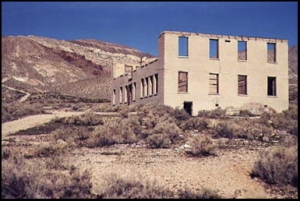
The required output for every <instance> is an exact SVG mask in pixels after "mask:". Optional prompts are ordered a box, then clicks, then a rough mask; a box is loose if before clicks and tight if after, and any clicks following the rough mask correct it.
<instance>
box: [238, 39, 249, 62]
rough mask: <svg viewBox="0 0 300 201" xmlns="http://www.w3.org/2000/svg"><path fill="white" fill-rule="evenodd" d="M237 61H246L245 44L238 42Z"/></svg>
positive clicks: (244, 42)
mask: <svg viewBox="0 0 300 201" xmlns="http://www.w3.org/2000/svg"><path fill="white" fill-rule="evenodd" d="M238 60H240V61H245V60H247V42H246V41H238Z"/></svg>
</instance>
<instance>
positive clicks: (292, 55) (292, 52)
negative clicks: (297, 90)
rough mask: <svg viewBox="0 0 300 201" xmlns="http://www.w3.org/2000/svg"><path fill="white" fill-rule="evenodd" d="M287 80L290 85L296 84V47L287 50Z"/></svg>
mask: <svg viewBox="0 0 300 201" xmlns="http://www.w3.org/2000/svg"><path fill="white" fill-rule="evenodd" d="M289 78H290V84H297V83H298V47H297V46H293V47H290V48H289Z"/></svg>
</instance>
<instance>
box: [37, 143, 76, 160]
mask: <svg viewBox="0 0 300 201" xmlns="http://www.w3.org/2000/svg"><path fill="white" fill-rule="evenodd" d="M70 149H71V147H70V146H69V145H68V144H67V143H65V142H64V141H62V140H58V141H57V142H56V143H49V144H42V145H39V146H38V147H37V148H36V149H35V153H34V154H33V156H37V157H53V156H58V155H61V154H64V153H67V151H69V150H70Z"/></svg>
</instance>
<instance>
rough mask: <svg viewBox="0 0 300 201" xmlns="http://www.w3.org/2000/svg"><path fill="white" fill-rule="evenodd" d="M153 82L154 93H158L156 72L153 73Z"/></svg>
mask: <svg viewBox="0 0 300 201" xmlns="http://www.w3.org/2000/svg"><path fill="white" fill-rule="evenodd" d="M154 83H155V86H154V94H157V93H158V74H157V73H156V74H155V75H154Z"/></svg>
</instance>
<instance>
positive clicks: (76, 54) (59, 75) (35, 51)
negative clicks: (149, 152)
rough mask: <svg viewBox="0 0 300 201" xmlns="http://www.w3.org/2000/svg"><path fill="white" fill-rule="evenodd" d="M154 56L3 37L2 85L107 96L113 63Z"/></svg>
mask: <svg viewBox="0 0 300 201" xmlns="http://www.w3.org/2000/svg"><path fill="white" fill-rule="evenodd" d="M151 58H152V59H153V58H154V57H153V56H152V55H150V54H147V53H143V52H140V51H138V50H136V49H134V48H131V47H126V46H123V45H119V44H113V43H108V42H103V41H98V40H94V39H78V40H73V41H65V40H57V39H51V38H46V37H39V36H2V84H4V85H6V86H9V87H13V88H17V89H21V90H24V91H27V92H29V93H31V92H47V91H55V92H59V93H66V94H69V95H72V96H79V97H88V98H100V99H108V100H109V99H110V91H111V90H110V84H111V76H112V75H111V72H112V67H113V64H114V63H115V62H118V63H126V62H136V63H137V64H139V63H140V62H141V61H143V62H147V61H149V60H151ZM289 77H290V84H295V83H297V80H298V47H296V46H293V47H290V48H289Z"/></svg>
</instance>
